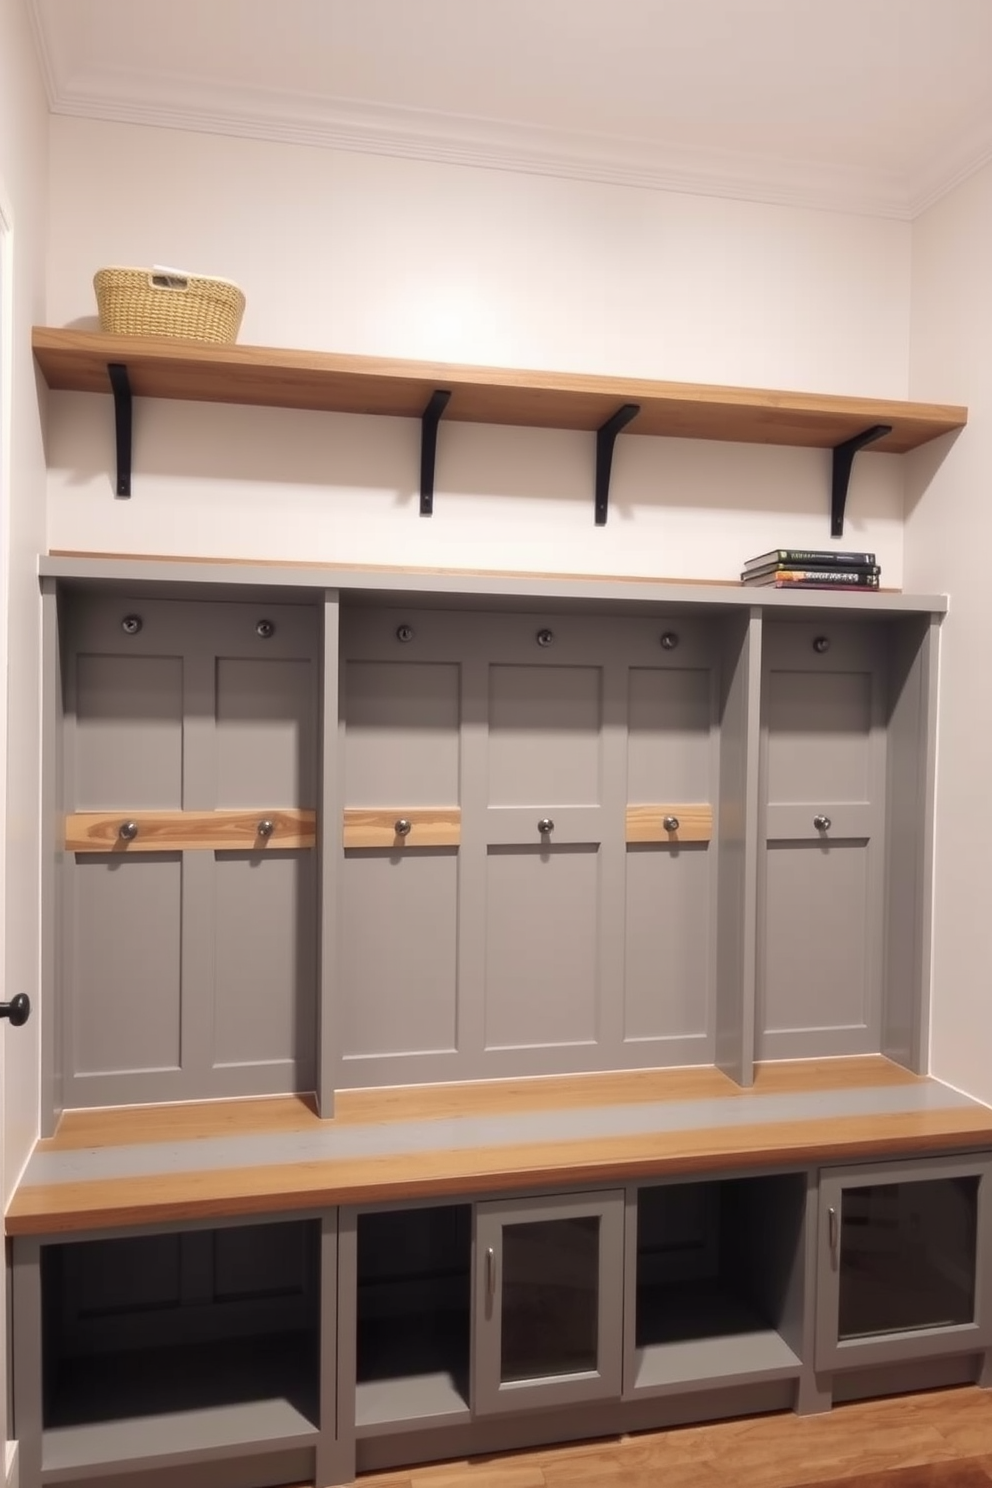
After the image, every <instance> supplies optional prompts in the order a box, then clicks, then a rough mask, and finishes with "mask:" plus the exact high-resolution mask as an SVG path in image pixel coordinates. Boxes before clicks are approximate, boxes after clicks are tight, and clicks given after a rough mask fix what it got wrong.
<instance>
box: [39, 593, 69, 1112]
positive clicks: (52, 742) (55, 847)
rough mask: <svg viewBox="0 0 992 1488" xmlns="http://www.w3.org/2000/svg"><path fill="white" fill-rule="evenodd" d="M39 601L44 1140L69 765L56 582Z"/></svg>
mask: <svg viewBox="0 0 992 1488" xmlns="http://www.w3.org/2000/svg"><path fill="white" fill-rule="evenodd" d="M41 587H42V599H41V637H42V640H41V644H42V674H41V685H42V693H41V710H42V714H41V716H42V721H41V793H42V794H41V925H42V934H41V988H40V990H41V1005H42V1008H43V1009H44V1014H43V1017H42V1020H41V1135H42V1136H43V1137H49V1136H51V1135H52V1133H53V1132H54V1130H55V1127H56V1125H57V1123H58V1119H59V1117H60V1116H61V1114H62V1109H63V1106H64V1104H65V1093H64V1079H63V1054H64V1033H63V1023H64V1012H63V998H64V997H65V995H66V990H65V971H64V966H63V958H64V956H65V954H66V936H65V921H64V918H63V915H64V907H63V893H64V889H65V876H66V870H67V866H68V865H67V861H66V855H65V851H64V849H63V846H62V844H63V842H64V840H65V839H64V831H63V816H64V812H65V762H64V740H65V730H64V728H63V696H62V687H63V680H62V673H63V645H62V636H61V630H60V625H59V614H58V600H57V598H56V593H55V582H54V580H52V579H45V580H43V581H42V586H41Z"/></svg>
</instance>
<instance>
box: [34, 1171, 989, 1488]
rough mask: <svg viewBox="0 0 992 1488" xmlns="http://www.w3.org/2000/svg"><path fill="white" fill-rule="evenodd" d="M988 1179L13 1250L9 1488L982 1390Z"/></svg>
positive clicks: (650, 1185) (299, 1225) (99, 1239)
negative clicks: (15, 1470)
mask: <svg viewBox="0 0 992 1488" xmlns="http://www.w3.org/2000/svg"><path fill="white" fill-rule="evenodd" d="M990 1183H992V1155H990V1154H983V1153H976V1154H972V1155H970V1156H967V1155H966V1156H959V1157H952V1156H947V1157H944V1156H937V1157H931V1158H921V1159H919V1160H917V1161H913V1162H908V1161H894V1162H878V1163H874V1164H871V1165H867V1164H866V1165H863V1166H857V1167H845V1168H829V1169H825V1170H822V1171H817V1170H816V1169H812V1168H807V1169H792V1170H790V1171H771V1172H768V1171H765V1172H754V1173H744V1174H741V1173H732V1174H726V1175H720V1176H709V1175H707V1176H705V1177H702V1176H698V1175H696V1176H694V1175H686V1176H684V1177H679V1178H676V1179H671V1180H665V1181H639V1182H633V1183H630V1184H628V1185H626V1186H625V1187H615V1188H609V1189H603V1190H596V1191H593V1192H567V1193H551V1194H531V1195H524V1196H521V1195H519V1194H516V1195H510V1196H507V1197H506V1198H497V1199H488V1198H487V1199H480V1200H476V1201H473V1200H470V1199H468V1198H465V1199H463V1200H461V1201H456V1202H450V1201H437V1202H428V1203H421V1204H403V1205H390V1206H388V1207H385V1206H376V1207H372V1206H369V1207H363V1208H343V1209H341V1210H340V1211H336V1210H331V1211H327V1212H326V1213H322V1214H308V1215H295V1216H289V1217H286V1218H284V1219H280V1220H270V1221H266V1222H264V1223H251V1224H246V1223H242V1222H231V1223H227V1224H217V1225H214V1226H207V1225H203V1226H193V1227H190V1226H186V1227H184V1228H180V1227H179V1226H173V1227H163V1228H159V1229H157V1230H145V1231H140V1232H136V1231H130V1232H121V1233H118V1234H108V1235H101V1236H81V1237H75V1236H72V1237H65V1236H50V1237H44V1238H42V1239H36V1238H30V1239H17V1240H16V1241H15V1242H14V1247H13V1259H14V1268H13V1326H14V1355H13V1356H14V1380H13V1384H14V1402H15V1429H16V1432H17V1436H18V1438H19V1440H20V1444H21V1461H20V1477H21V1488H42V1485H48V1484H56V1483H78V1484H80V1485H81V1488H82V1485H85V1488H96V1485H97V1484H100V1485H102V1484H104V1483H105V1482H111V1481H112V1482H113V1483H114V1484H115V1488H164V1485H165V1484H166V1483H168V1488H272V1485H276V1484H282V1483H288V1482H300V1481H308V1482H310V1481H312V1482H315V1483H316V1484H317V1488H330V1485H332V1484H343V1483H348V1482H350V1481H351V1480H352V1478H353V1477H354V1475H355V1471H356V1467H357V1468H358V1469H365V1468H367V1467H382V1466H402V1465H403V1464H404V1463H413V1462H417V1461H428V1460H431V1459H434V1458H439V1457H445V1456H451V1455H455V1456H464V1455H469V1454H471V1453H473V1452H480V1451H481V1452H491V1451H496V1450H502V1449H511V1448H513V1447H514V1446H516V1447H520V1446H529V1445H537V1444H538V1443H541V1442H553V1441H559V1440H569V1439H577V1438H580V1437H582V1436H585V1435H610V1434H615V1433H617V1432H622V1431H630V1430H648V1429H651V1428H652V1427H655V1428H657V1427H660V1426H665V1425H674V1424H678V1423H679V1422H687V1421H699V1420H705V1419H717V1418H719V1417H721V1416H729V1415H742V1414H747V1413H750V1412H753V1411H768V1410H783V1409H788V1408H789V1407H790V1406H791V1407H792V1408H795V1409H797V1410H812V1409H828V1408H829V1406H830V1405H831V1403H832V1401H833V1400H834V1399H838V1400H840V1399H852V1398H858V1397H859V1395H861V1396H863V1395H865V1394H869V1393H870V1394H885V1393H898V1392H900V1391H904V1390H909V1389H918V1388H924V1387H926V1386H927V1385H933V1384H941V1383H942V1384H946V1383H954V1382H963V1381H964V1380H966V1379H971V1380H974V1379H981V1380H983V1381H985V1380H987V1379H988V1378H989V1377H990V1376H992V1371H990V1370H989V1369H988V1367H987V1366H986V1360H987V1359H988V1358H989V1357H990V1351H992V1230H990V1225H992V1218H990V1204H992V1197H990V1195H992V1189H990Z"/></svg>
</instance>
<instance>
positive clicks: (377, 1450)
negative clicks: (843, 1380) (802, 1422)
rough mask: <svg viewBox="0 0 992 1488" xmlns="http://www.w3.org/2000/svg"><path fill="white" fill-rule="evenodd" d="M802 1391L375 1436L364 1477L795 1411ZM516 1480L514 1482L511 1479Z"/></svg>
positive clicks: (364, 1450)
mask: <svg viewBox="0 0 992 1488" xmlns="http://www.w3.org/2000/svg"><path fill="white" fill-rule="evenodd" d="M795 1396H796V1390H795V1385H794V1384H793V1383H792V1382H791V1381H784V1382H783V1381H773V1382H771V1383H767V1384H759V1385H736V1386H731V1385H726V1384H723V1383H721V1385H720V1386H719V1387H717V1388H713V1386H712V1385H708V1386H707V1387H706V1388H705V1389H702V1390H700V1388H699V1386H698V1385H693V1386H690V1387H689V1390H688V1391H687V1392H686V1393H685V1394H682V1393H676V1392H673V1393H672V1394H670V1395H668V1396H666V1397H659V1398H655V1399H648V1400H636V1401H629V1402H624V1403H622V1404H621V1403H620V1402H611V1403H602V1404H600V1403H594V1402H589V1403H588V1404H586V1405H584V1406H583V1408H582V1409H581V1410H575V1408H574V1407H563V1408H560V1409H557V1410H540V1411H529V1412H525V1413H521V1414H520V1415H518V1416H513V1417H505V1418H500V1417H492V1416H487V1417H483V1418H482V1419H481V1420H478V1421H473V1422H472V1423H471V1425H469V1426H453V1427H448V1428H446V1429H441V1430H437V1431H415V1432H407V1433H405V1434H403V1435H399V1436H390V1437H374V1438H369V1439H368V1440H365V1441H362V1442H360V1443H359V1445H358V1468H359V1471H360V1472H372V1471H379V1470H381V1469H384V1468H389V1467H397V1466H400V1465H402V1466H404V1467H409V1465H410V1464H411V1463H414V1462H431V1461H437V1460H439V1459H441V1458H465V1457H469V1456H480V1455H483V1454H489V1453H492V1452H508V1451H512V1450H514V1449H516V1450H520V1449H521V1448H523V1447H528V1446H539V1445H542V1444H545V1443H547V1444H556V1445H558V1444H560V1443H562V1442H569V1441H577V1440H583V1439H586V1440H589V1439H591V1438H594V1437H612V1436H620V1435H622V1434H623V1433H627V1432H635V1431H660V1430H662V1429H663V1428H667V1427H670V1426H684V1425H688V1424H689V1423H690V1422H694V1421H711V1420H717V1419H720V1418H721V1417H722V1418H724V1419H728V1420H729V1419H731V1418H733V1417H736V1416H745V1415H750V1414H752V1413H761V1414H767V1413H771V1412H773V1411H786V1410H790V1409H791V1408H792V1406H793V1404H794V1402H795ZM511 1481H512V1480H511Z"/></svg>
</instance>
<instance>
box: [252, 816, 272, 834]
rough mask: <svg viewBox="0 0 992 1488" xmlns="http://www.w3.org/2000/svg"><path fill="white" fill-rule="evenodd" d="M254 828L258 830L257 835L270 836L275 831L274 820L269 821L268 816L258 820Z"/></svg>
mask: <svg viewBox="0 0 992 1488" xmlns="http://www.w3.org/2000/svg"><path fill="white" fill-rule="evenodd" d="M255 830H256V831H257V832H258V835H259V837H271V836H272V833H273V832H274V831H275V822H271V821H269V818H268V817H266V818H265V819H264V821H260V822H259V824H258V826H257V827H256V828H255Z"/></svg>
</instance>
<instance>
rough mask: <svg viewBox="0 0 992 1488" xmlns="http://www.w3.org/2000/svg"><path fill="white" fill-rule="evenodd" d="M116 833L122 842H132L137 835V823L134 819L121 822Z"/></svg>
mask: <svg viewBox="0 0 992 1488" xmlns="http://www.w3.org/2000/svg"><path fill="white" fill-rule="evenodd" d="M117 835H118V837H119V838H120V839H121V841H122V842H133V841H134V839H135V837H137V835H138V823H137V822H136V821H125V822H121V824H120V826H119V828H118V829H117Z"/></svg>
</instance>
